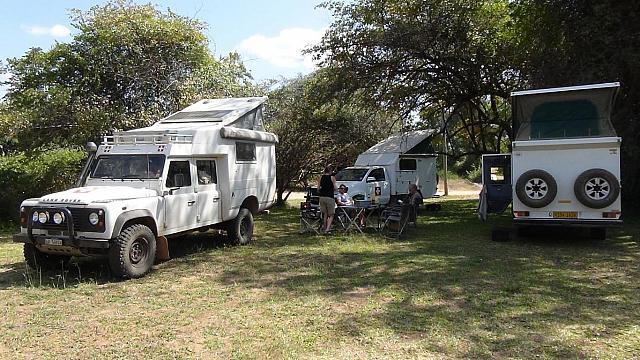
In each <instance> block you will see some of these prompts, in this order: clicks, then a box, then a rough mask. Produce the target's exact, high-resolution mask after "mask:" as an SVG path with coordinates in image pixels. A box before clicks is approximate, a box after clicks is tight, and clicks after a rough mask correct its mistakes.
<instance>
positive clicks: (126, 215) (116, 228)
mask: <svg viewBox="0 0 640 360" xmlns="http://www.w3.org/2000/svg"><path fill="white" fill-rule="evenodd" d="M138 218H151V219H153V226H149V224H147V223H145V225H147V226H149V228H150V229H151V231H152V232H153V234H154V235H156V236H157V235H158V224H157V223H156V218H155V217H154V216H153V214H152V213H151V211H149V210H147V209H138V210H129V211H125V212H123V213H122V214H120V215H118V218H117V219H116V222H115V223H114V225H113V233H112V234H111V237H116V236H118V234H120V232H122V227H123V226H124V224H126V223H127V221H129V220H133V219H138Z"/></svg>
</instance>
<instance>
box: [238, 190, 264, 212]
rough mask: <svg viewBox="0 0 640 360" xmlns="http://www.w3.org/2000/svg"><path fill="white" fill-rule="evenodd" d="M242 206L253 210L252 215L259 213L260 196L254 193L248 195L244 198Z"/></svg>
mask: <svg viewBox="0 0 640 360" xmlns="http://www.w3.org/2000/svg"><path fill="white" fill-rule="evenodd" d="M240 208H241V209H242V208H245V209H249V211H251V215H256V214H257V213H258V210H259V209H260V205H259V204H258V198H257V197H255V196H253V195H251V196H248V197H247V198H246V199H244V201H243V202H242V205H240Z"/></svg>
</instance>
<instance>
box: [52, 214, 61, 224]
mask: <svg viewBox="0 0 640 360" xmlns="http://www.w3.org/2000/svg"><path fill="white" fill-rule="evenodd" d="M63 221H64V215H62V213H58V212H57V213H55V214H53V222H54V223H56V224H57V225H60V224H62V222H63Z"/></svg>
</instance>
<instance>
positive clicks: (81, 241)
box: [13, 233, 109, 249]
mask: <svg viewBox="0 0 640 360" xmlns="http://www.w3.org/2000/svg"><path fill="white" fill-rule="evenodd" d="M46 239H59V240H62V246H69V247H73V248H89V249H108V248H109V240H106V239H89V238H73V239H70V238H69V237H61V236H51V235H42V234H33V235H31V239H30V238H29V235H28V234H23V233H19V234H14V235H13V242H17V243H24V244H33V245H47V244H46Z"/></svg>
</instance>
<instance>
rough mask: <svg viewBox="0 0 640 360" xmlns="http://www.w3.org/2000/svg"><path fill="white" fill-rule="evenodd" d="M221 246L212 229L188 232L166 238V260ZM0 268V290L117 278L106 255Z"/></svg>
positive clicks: (184, 259)
mask: <svg viewBox="0 0 640 360" xmlns="http://www.w3.org/2000/svg"><path fill="white" fill-rule="evenodd" d="M16 246H18V245H16ZM225 246H229V244H228V242H226V239H225V237H224V236H222V235H219V234H217V233H214V232H206V233H194V234H188V235H185V236H181V237H180V238H176V239H172V240H171V241H169V253H170V254H171V260H169V261H168V262H176V263H185V262H187V263H188V262H195V261H196V260H195V259H193V258H192V255H194V254H198V253H201V252H205V251H211V250H215V249H220V248H222V247H225ZM166 263H167V262H165V263H164V264H166ZM2 268H3V269H4V271H2V272H0V290H3V289H7V288H9V287H14V286H22V287H46V288H57V289H60V288H67V287H75V286H78V285H81V284H87V283H92V284H98V285H102V284H106V283H110V282H118V281H121V279H118V278H116V277H114V276H113V275H112V273H111V270H110V269H109V265H108V262H107V258H106V257H100V258H79V257H75V258H73V259H72V260H71V262H70V263H69V264H68V266H67V267H66V268H62V267H61V268H60V269H49V270H44V269H32V268H30V267H29V266H28V265H27V264H26V262H24V261H20V262H15V263H10V264H3V265H2Z"/></svg>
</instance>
